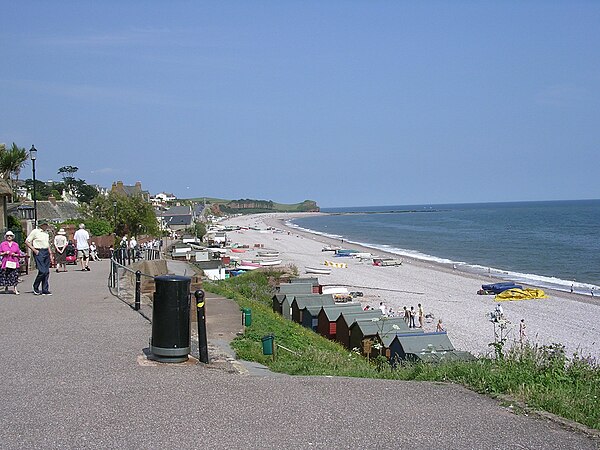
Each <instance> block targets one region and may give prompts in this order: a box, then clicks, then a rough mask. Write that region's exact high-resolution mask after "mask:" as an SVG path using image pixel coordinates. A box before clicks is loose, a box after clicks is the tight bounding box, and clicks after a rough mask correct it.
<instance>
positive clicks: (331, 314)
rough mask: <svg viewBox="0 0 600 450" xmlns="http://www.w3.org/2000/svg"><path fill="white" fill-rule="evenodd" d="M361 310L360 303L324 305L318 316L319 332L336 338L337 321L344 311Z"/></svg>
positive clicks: (329, 337)
mask: <svg viewBox="0 0 600 450" xmlns="http://www.w3.org/2000/svg"><path fill="white" fill-rule="evenodd" d="M344 311H346V312H360V311H362V307H361V306H360V304H359V303H338V304H336V305H334V306H324V307H323V308H322V309H321V312H319V315H318V316H317V322H318V323H317V333H319V334H320V335H321V336H325V337H326V338H328V339H332V340H334V339H335V336H336V330H337V329H336V323H337V320H338V319H339V317H340V315H341V314H342V312H344Z"/></svg>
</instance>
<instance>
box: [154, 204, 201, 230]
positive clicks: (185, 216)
mask: <svg viewBox="0 0 600 450" xmlns="http://www.w3.org/2000/svg"><path fill="white" fill-rule="evenodd" d="M156 217H157V220H158V221H159V223H160V227H161V229H163V230H165V229H168V230H170V231H172V232H174V231H181V230H185V229H186V228H189V227H191V226H192V223H193V217H192V208H191V207H190V206H186V205H183V206H181V205H177V206H171V207H170V208H169V209H167V210H166V211H163V212H159V213H157V214H156Z"/></svg>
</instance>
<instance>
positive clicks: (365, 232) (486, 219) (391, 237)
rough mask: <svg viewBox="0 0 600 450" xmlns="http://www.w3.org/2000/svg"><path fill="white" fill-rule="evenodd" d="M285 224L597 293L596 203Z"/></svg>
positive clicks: (406, 212) (407, 210) (403, 210)
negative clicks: (592, 290)
mask: <svg viewBox="0 0 600 450" xmlns="http://www.w3.org/2000/svg"><path fill="white" fill-rule="evenodd" d="M323 212H327V213H330V215H323V216H316V217H306V218H301V219H295V220H294V221H293V222H292V223H291V224H292V225H293V226H298V227H300V228H304V229H307V230H310V231H312V232H316V233H319V234H324V235H327V236H330V237H336V238H340V239H342V238H343V239H344V240H345V241H349V242H354V243H358V244H362V245H366V246H369V247H371V248H374V249H381V250H385V251H388V252H392V253H396V254H399V255H407V256H411V257H415V258H419V259H423V260H430V261H435V262H439V263H443V264H449V265H456V266H457V270H464V271H470V272H480V273H492V274H493V275H495V276H498V277H500V278H504V279H509V280H513V281H515V282H526V283H529V284H533V285H536V286H541V287H549V288H554V289H561V290H570V288H571V285H572V284H574V287H575V291H576V292H580V293H585V294H590V293H591V289H592V288H594V290H595V291H597V292H595V294H596V295H600V287H598V286H599V285H600V200H581V201H552V202H518V203H485V204H452V205H412V206H378V207H360V208H344V209H342V208H339V209H337V208H333V209H323Z"/></svg>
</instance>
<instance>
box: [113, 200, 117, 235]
mask: <svg viewBox="0 0 600 450" xmlns="http://www.w3.org/2000/svg"><path fill="white" fill-rule="evenodd" d="M113 208H114V210H115V236H116V235H117V202H116V201H114V202H113Z"/></svg>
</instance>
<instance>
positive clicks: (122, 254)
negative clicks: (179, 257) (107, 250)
mask: <svg viewBox="0 0 600 450" xmlns="http://www.w3.org/2000/svg"><path fill="white" fill-rule="evenodd" d="M157 259H163V255H162V254H161V253H160V252H159V251H158V250H154V249H140V250H138V249H128V248H118V249H116V250H114V251H113V252H112V255H111V258H110V272H109V275H108V288H109V290H110V292H111V293H112V294H113V295H115V296H116V297H117V298H119V299H120V300H121V301H122V302H123V303H125V304H127V305H128V306H129V307H131V308H132V309H133V310H135V311H138V312H139V313H140V314H141V315H142V316H143V317H145V318H146V319H147V320H149V321H151V318H150V316H149V314H147V313H144V312H143V311H140V309H141V299H142V277H146V278H150V279H152V280H154V276H153V275H148V274H145V273H142V272H141V271H140V270H135V271H134V270H132V269H131V268H129V267H127V266H130V265H131V264H133V263H136V262H138V261H144V260H145V261H152V260H157ZM128 277H129V279H128ZM133 280H135V282H133ZM132 291H133V292H132Z"/></svg>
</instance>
